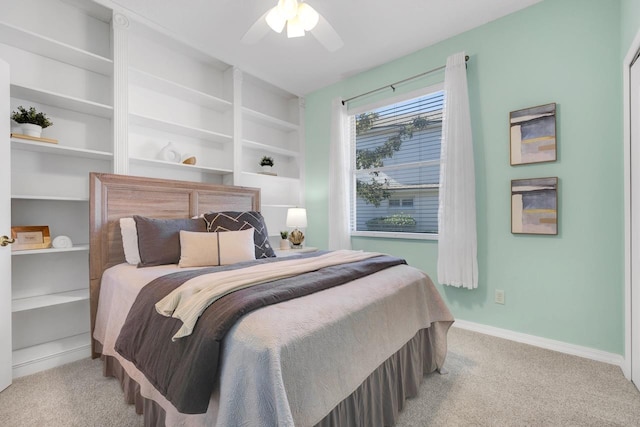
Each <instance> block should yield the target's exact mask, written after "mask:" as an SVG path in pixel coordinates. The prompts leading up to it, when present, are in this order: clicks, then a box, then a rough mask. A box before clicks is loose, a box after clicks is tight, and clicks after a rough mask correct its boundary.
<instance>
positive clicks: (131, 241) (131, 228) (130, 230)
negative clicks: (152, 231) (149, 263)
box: [120, 218, 140, 265]
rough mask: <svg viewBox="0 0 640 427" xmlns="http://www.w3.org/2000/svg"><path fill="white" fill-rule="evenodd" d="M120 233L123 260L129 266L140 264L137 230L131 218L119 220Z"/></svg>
mask: <svg viewBox="0 0 640 427" xmlns="http://www.w3.org/2000/svg"><path fill="white" fill-rule="evenodd" d="M120 233H121V234H122V248H123V249H124V258H125V259H126V260H127V262H128V263H129V264H132V265H138V264H139V263H140V251H139V250H138V229H137V228H136V222H135V220H134V219H133V218H120Z"/></svg>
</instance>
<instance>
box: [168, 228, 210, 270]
mask: <svg viewBox="0 0 640 427" xmlns="http://www.w3.org/2000/svg"><path fill="white" fill-rule="evenodd" d="M209 265H211V266H213V265H220V262H219V257H218V233H207V232H204V233H203V232H197V231H185V230H180V261H179V262H178V266H179V267H205V266H209Z"/></svg>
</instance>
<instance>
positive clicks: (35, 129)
mask: <svg viewBox="0 0 640 427" xmlns="http://www.w3.org/2000/svg"><path fill="white" fill-rule="evenodd" d="M20 128H21V129H22V133H23V135H28V136H34V137H36V138H40V136H41V135H42V126H40V125H34V124H33V123H21V124H20Z"/></svg>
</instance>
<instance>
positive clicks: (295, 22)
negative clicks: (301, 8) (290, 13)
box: [287, 16, 304, 39]
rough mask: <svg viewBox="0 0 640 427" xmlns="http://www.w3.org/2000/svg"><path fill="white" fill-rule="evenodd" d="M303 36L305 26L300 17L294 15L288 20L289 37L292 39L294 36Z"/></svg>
mask: <svg viewBox="0 0 640 427" xmlns="http://www.w3.org/2000/svg"><path fill="white" fill-rule="evenodd" d="M303 36H304V27H303V26H302V23H301V22H300V20H299V19H298V17H297V16H294V17H293V18H291V19H289V20H288V21H287V37H288V38H290V39H291V38H294V37H303Z"/></svg>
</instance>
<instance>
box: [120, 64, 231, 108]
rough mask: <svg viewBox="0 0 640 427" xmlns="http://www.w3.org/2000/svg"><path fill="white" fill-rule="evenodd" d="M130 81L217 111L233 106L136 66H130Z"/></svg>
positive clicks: (223, 100)
mask: <svg viewBox="0 0 640 427" xmlns="http://www.w3.org/2000/svg"><path fill="white" fill-rule="evenodd" d="M129 82H130V83H131V84H133V85H136V86H140V87H144V88H147V89H150V90H153V91H155V92H158V93H162V94H164V95H168V96H171V97H174V98H178V99H181V100H184V101H187V102H191V103H193V104H197V105H199V106H201V107H205V108H210V109H212V110H216V111H221V112H225V111H229V110H230V109H231V107H232V106H233V104H232V103H231V102H229V101H227V100H225V99H222V98H218V97H217V96H213V95H210V94H208V93H205V92H201V91H199V90H196V89H192V88H190V87H187V86H183V85H181V84H179V83H175V82H173V81H171V80H167V79H165V78H162V77H158V76H155V75H153V74H151V73H147V72H146V71H142V70H138V69H136V68H129Z"/></svg>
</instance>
